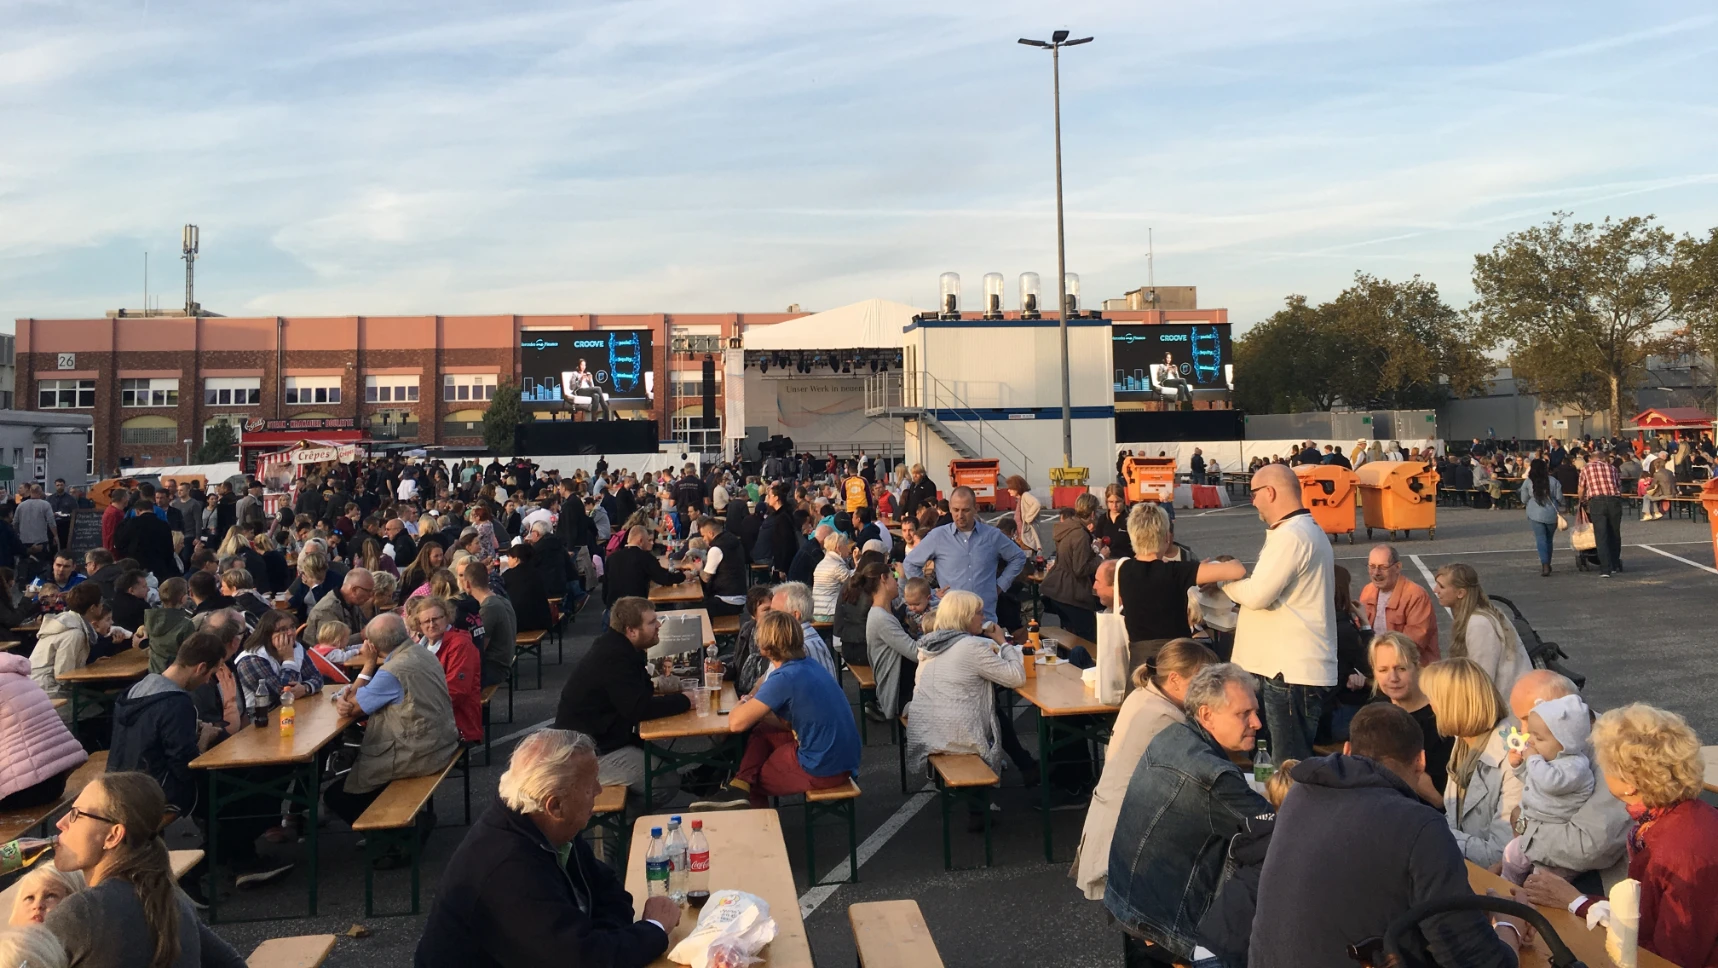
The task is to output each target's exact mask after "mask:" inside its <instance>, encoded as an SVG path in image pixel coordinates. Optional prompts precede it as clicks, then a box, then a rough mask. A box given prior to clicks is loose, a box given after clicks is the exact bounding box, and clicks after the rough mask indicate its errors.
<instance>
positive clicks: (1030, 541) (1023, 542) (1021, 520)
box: [1004, 474, 1044, 554]
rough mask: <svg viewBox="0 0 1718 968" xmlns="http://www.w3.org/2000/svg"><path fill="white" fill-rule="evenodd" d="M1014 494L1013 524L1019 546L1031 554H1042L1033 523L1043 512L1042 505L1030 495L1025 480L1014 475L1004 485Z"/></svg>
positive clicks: (1041, 547)
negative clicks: (1015, 527)
mask: <svg viewBox="0 0 1718 968" xmlns="http://www.w3.org/2000/svg"><path fill="white" fill-rule="evenodd" d="M1004 486H1005V487H1007V488H1008V490H1009V491H1012V492H1013V494H1014V523H1015V525H1016V526H1017V530H1018V534H1019V540H1020V546H1021V547H1022V548H1025V549H1027V550H1028V551H1031V552H1032V553H1033V554H1039V553H1041V552H1043V550H1044V547H1043V544H1042V542H1041V541H1040V539H1039V538H1038V527H1037V525H1036V524H1035V522H1036V521H1037V520H1038V515H1039V514H1040V513H1041V512H1042V511H1043V510H1044V505H1043V504H1042V503H1040V502H1039V500H1038V499H1037V498H1036V497H1034V496H1033V495H1032V485H1030V484H1028V483H1026V478H1024V477H1021V476H1020V475H1019V474H1015V475H1014V476H1013V477H1010V478H1009V479H1008V482H1007V483H1006V484H1005V485H1004Z"/></svg>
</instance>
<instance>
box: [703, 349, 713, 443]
mask: <svg viewBox="0 0 1718 968" xmlns="http://www.w3.org/2000/svg"><path fill="white" fill-rule="evenodd" d="M704 426H705V427H714V426H716V358H715V357H714V356H711V355H709V354H708V353H706V354H705V355H704Z"/></svg>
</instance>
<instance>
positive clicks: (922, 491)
mask: <svg viewBox="0 0 1718 968" xmlns="http://www.w3.org/2000/svg"><path fill="white" fill-rule="evenodd" d="M936 501H937V486H936V483H935V482H934V481H932V480H931V478H930V475H928V474H926V473H925V465H923V464H914V465H913V482H912V483H911V484H908V485H907V487H906V490H904V491H902V492H901V514H900V516H902V517H905V516H907V515H910V514H912V513H913V512H914V511H917V510H918V509H919V508H920V507H922V506H924V505H926V504H935V503H936Z"/></svg>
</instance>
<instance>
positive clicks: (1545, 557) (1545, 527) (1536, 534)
mask: <svg viewBox="0 0 1718 968" xmlns="http://www.w3.org/2000/svg"><path fill="white" fill-rule="evenodd" d="M1527 523H1528V524H1529V525H1531V526H1532V527H1533V543H1534V544H1536V545H1538V546H1539V563H1540V564H1541V565H1549V564H1550V563H1551V539H1553V538H1555V537H1557V522H1555V521H1550V522H1540V521H1529V522H1527Z"/></svg>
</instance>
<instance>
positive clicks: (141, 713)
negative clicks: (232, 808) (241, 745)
mask: <svg viewBox="0 0 1718 968" xmlns="http://www.w3.org/2000/svg"><path fill="white" fill-rule="evenodd" d="M133 696H136V698H133ZM196 758H197V707H196V705H195V703H193V702H192V700H191V694H190V693H188V692H186V691H185V690H183V689H181V688H179V686H178V684H177V683H175V682H173V681H172V680H171V679H168V678H167V677H166V676H163V675H149V676H146V677H145V678H144V679H143V681H142V682H139V683H138V684H137V685H135V686H132V687H131V688H130V689H127V690H126V691H125V693H124V695H121V696H120V697H119V698H118V699H117V700H115V701H114V704H113V745H112V748H111V749H110V750H109V751H108V754H107V770H108V772H109V773H117V772H120V771H124V770H137V771H139V772H142V773H147V774H149V775H150V776H152V777H154V778H155V781H156V782H157V783H160V784H161V789H162V791H163V792H165V793H166V794H167V802H168V803H169V804H171V805H173V806H175V807H178V808H179V812H180V814H181V815H184V814H187V813H190V812H191V810H192V809H193V808H194V807H196V805H197V781H198V780H199V779H201V777H199V776H197V775H195V773H196V771H194V770H192V769H191V761H192V760H194V759H196Z"/></svg>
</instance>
